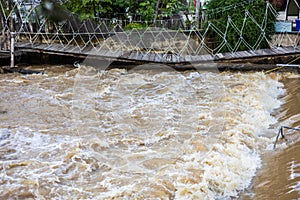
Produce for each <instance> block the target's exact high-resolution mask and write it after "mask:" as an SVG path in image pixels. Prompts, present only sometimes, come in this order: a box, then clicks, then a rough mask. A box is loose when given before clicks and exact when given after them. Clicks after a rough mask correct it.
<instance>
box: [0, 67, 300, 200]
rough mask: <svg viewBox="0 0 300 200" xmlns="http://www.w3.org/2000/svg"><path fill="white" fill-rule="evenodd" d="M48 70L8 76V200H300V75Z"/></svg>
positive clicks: (2, 175) (0, 98)
mask: <svg viewBox="0 0 300 200" xmlns="http://www.w3.org/2000/svg"><path fill="white" fill-rule="evenodd" d="M42 68H43V70H44V71H45V73H44V74H32V75H21V74H17V73H15V74H0V170H1V171H0V199H299V198H300V159H299V158H300V156H299V155H300V143H299V141H300V133H296V132H293V131H286V132H285V133H286V138H285V140H280V141H279V142H278V144H277V148H276V150H275V151H274V150H273V144H274V140H275V137H276V134H277V132H278V129H279V127H280V126H281V125H286V126H294V127H299V126H300V108H299V107H300V106H299V104H300V91H299V90H300V81H299V78H300V76H299V74H297V73H290V72H286V73H271V74H264V73H263V72H248V73H238V72H235V73H232V72H222V73H220V72H218V71H217V70H216V71H214V72H213V71H210V72H209V71H207V72H206V71H185V72H177V71H174V70H172V69H170V68H167V67H165V68H164V69H155V70H144V69H139V68H138V67H137V68H134V69H131V70H124V69H112V70H106V71H103V70H97V69H95V68H92V67H85V66H81V67H80V68H76V69H72V68H66V66H51V67H50V66H42V67H40V69H42ZM35 69H36V68H35Z"/></svg>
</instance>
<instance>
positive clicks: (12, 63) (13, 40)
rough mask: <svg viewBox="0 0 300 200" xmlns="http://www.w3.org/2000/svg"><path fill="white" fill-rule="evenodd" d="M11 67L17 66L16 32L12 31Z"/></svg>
mask: <svg viewBox="0 0 300 200" xmlns="http://www.w3.org/2000/svg"><path fill="white" fill-rule="evenodd" d="M10 67H11V68H13V67H15V32H11V33H10Z"/></svg>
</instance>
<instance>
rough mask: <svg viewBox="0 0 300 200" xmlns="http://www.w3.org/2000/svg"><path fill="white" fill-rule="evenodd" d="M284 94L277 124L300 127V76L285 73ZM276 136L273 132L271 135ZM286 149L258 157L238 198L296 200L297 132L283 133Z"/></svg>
mask: <svg viewBox="0 0 300 200" xmlns="http://www.w3.org/2000/svg"><path fill="white" fill-rule="evenodd" d="M282 82H283V83H284V86H285V89H286V94H285V96H284V97H283V100H284V103H283V105H282V106H281V108H280V110H279V111H277V114H278V116H279V124H280V125H285V126H290V127H299V126H300V117H299V116H300V76H299V75H297V74H290V73H289V74H285V75H284V76H283V79H282ZM274 134H276V133H274ZM285 135H286V140H282V141H281V142H282V143H284V142H285V143H286V146H287V147H285V148H284V147H283V148H279V149H276V150H275V151H271V152H267V153H265V154H264V155H263V156H262V159H263V161H264V165H263V167H262V168H261V170H259V171H258V173H257V176H256V177H255V178H254V179H253V182H252V185H251V186H250V188H248V190H247V191H246V192H244V193H243V194H242V195H241V196H240V199H244V200H248V199H283V200H285V199H298V198H299V197H300V156H299V155H300V132H295V131H288V130H286V131H285Z"/></svg>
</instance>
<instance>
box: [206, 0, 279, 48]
mask: <svg viewBox="0 0 300 200" xmlns="http://www.w3.org/2000/svg"><path fill="white" fill-rule="evenodd" d="M248 2H249V1H240V0H210V1H209V2H208V4H207V12H208V14H209V15H208V16H209V18H208V23H207V24H206V26H208V24H209V23H212V24H214V25H215V26H216V27H218V29H219V30H220V32H222V33H225V32H226V27H227V22H228V20H229V18H230V19H231V20H232V22H233V23H234V25H235V26H236V28H234V27H233V26H232V25H230V26H229V28H228V29H227V32H226V37H225V38H224V37H223V36H222V35H220V34H218V33H217V32H216V31H213V30H212V29H210V32H209V36H210V37H211V38H214V39H215V41H216V47H218V48H219V49H217V51H218V52H228V51H231V49H230V48H228V47H227V46H223V45H222V43H223V41H224V39H226V40H227V42H228V43H229V45H230V47H231V48H233V49H234V50H236V51H238V50H240V51H242V50H248V49H249V48H248V47H247V46H246V45H244V44H243V43H240V45H239V44H237V42H238V41H239V40H238V39H239V38H240V37H242V38H244V40H245V41H246V42H247V43H248V44H249V45H250V46H251V47H252V48H269V45H268V42H267V40H265V39H263V40H262V41H261V43H260V44H259V43H258V42H257V40H258V39H259V38H261V34H265V35H266V38H267V39H268V40H269V39H270V38H271V35H272V34H273V33H274V29H275V28H274V25H275V21H276V16H274V15H273V14H272V13H271V12H270V10H269V12H268V15H267V21H266V24H265V26H266V28H265V32H264V33H263V32H262V31H261V29H260V27H259V26H262V25H263V23H265V22H264V19H265V11H266V2H265V1H264V0H254V1H253V2H252V3H250V4H249V3H248ZM246 12H249V13H250V15H251V16H253V18H254V19H255V20H256V21H257V23H258V24H259V26H258V25H257V24H256V23H254V22H253V20H252V19H250V18H249V17H247V18H246V21H245V23H244V19H245V14H246ZM237 29H238V30H242V32H241V33H240V32H239V31H238V30H237ZM223 44H224V43H223ZM238 46H239V47H238ZM237 47H238V48H237Z"/></svg>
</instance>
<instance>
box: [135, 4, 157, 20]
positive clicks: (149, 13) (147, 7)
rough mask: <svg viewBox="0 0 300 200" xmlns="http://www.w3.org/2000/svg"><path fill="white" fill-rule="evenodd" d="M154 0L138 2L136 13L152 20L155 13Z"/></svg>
mask: <svg viewBox="0 0 300 200" xmlns="http://www.w3.org/2000/svg"><path fill="white" fill-rule="evenodd" d="M155 5H156V1H143V2H141V3H140V4H139V9H138V13H140V14H141V15H142V18H143V19H144V20H146V21H150V20H153V18H154V14H155Z"/></svg>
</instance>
